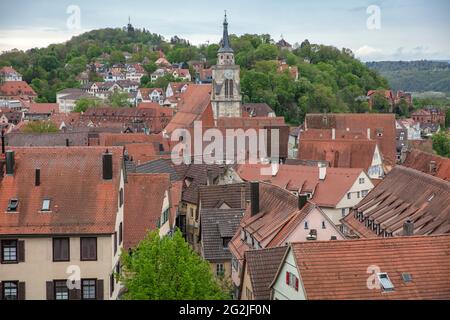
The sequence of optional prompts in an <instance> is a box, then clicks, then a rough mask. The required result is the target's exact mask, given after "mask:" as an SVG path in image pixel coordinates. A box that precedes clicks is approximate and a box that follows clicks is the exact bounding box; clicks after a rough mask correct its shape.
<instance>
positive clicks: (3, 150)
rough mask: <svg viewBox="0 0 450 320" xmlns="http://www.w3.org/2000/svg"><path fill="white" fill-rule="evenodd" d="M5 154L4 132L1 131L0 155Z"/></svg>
mask: <svg viewBox="0 0 450 320" xmlns="http://www.w3.org/2000/svg"><path fill="white" fill-rule="evenodd" d="M1 154H5V131H4V130H2V153H1Z"/></svg>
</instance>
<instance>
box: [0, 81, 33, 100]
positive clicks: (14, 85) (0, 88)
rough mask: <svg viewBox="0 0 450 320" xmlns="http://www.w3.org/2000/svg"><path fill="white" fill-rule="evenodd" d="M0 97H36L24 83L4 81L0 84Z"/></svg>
mask: <svg viewBox="0 0 450 320" xmlns="http://www.w3.org/2000/svg"><path fill="white" fill-rule="evenodd" d="M0 95H3V96H32V97H35V96H37V94H36V92H34V90H33V89H32V88H31V87H30V86H29V85H28V83H26V82H25V81H6V82H3V83H2V84H0Z"/></svg>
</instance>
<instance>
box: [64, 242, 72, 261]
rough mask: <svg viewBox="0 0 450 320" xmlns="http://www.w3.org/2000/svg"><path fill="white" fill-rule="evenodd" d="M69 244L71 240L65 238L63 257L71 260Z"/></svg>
mask: <svg viewBox="0 0 450 320" xmlns="http://www.w3.org/2000/svg"><path fill="white" fill-rule="evenodd" d="M69 246H70V240H69V239H64V240H63V241H62V258H63V259H64V260H70V255H69V252H70V251H69V250H70V249H69Z"/></svg>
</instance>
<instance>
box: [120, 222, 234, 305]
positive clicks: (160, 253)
mask: <svg viewBox="0 0 450 320" xmlns="http://www.w3.org/2000/svg"><path fill="white" fill-rule="evenodd" d="M121 262H122V266H123V268H122V272H121V274H120V276H119V278H120V281H121V282H122V283H123V284H124V286H125V287H126V288H127V291H126V293H125V294H124V299H126V300H220V299H227V298H229V297H228V296H227V294H225V293H224V292H223V291H222V290H221V289H220V287H219V284H218V282H217V281H216V279H215V277H214V275H213V274H212V271H211V267H210V265H209V263H208V262H206V261H205V260H203V259H202V258H201V257H200V256H199V255H198V254H197V253H195V252H194V251H193V250H192V249H191V248H190V247H189V245H188V244H187V243H186V241H185V240H184V239H183V236H182V234H181V232H180V231H179V230H178V231H176V232H175V234H174V235H173V236H172V237H168V236H167V237H163V238H161V237H160V236H159V230H156V231H153V232H151V233H150V234H148V235H147V237H146V238H145V239H144V240H143V241H142V242H141V243H140V244H139V245H138V247H137V248H136V249H134V250H133V251H132V252H131V254H129V253H127V252H125V251H124V252H122V255H121Z"/></svg>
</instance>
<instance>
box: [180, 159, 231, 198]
mask: <svg viewBox="0 0 450 320" xmlns="http://www.w3.org/2000/svg"><path fill="white" fill-rule="evenodd" d="M208 170H211V172H212V176H213V178H216V177H217V176H219V175H220V174H221V173H222V172H223V171H224V170H225V168H223V167H221V166H219V165H215V164H214V165H207V164H191V165H189V166H188V167H187V169H186V173H185V176H184V180H185V181H186V180H188V181H189V184H188V185H187V186H186V188H185V189H184V191H183V201H185V202H189V203H192V204H198V201H199V187H200V186H206V185H207V181H208V180H207V172H208Z"/></svg>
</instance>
